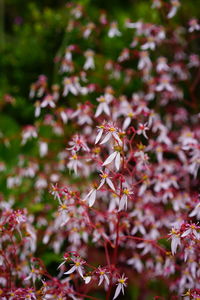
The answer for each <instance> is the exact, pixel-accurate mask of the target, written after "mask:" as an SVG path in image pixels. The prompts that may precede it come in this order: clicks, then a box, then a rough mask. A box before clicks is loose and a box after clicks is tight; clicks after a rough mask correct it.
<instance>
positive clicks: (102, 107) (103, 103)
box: [95, 95, 112, 118]
mask: <svg viewBox="0 0 200 300" xmlns="http://www.w3.org/2000/svg"><path fill="white" fill-rule="evenodd" d="M97 101H98V102H99V103H100V104H99V105H98V107H97V110H96V113H95V118H97V117H99V116H100V115H101V114H102V113H103V112H104V113H105V114H106V115H108V116H110V108H109V106H108V104H109V103H110V102H111V101H112V98H111V97H110V95H109V96H107V95H104V96H100V97H99V98H97Z"/></svg>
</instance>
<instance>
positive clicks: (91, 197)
mask: <svg viewBox="0 0 200 300" xmlns="http://www.w3.org/2000/svg"><path fill="white" fill-rule="evenodd" d="M96 195H97V191H96V190H93V192H92V194H91V195H90V198H89V199H88V200H89V206H90V207H91V206H92V205H93V204H94V202H95V200H96Z"/></svg>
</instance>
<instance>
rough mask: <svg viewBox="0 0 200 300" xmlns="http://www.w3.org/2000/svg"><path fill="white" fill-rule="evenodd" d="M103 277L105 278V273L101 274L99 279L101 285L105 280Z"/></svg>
mask: <svg viewBox="0 0 200 300" xmlns="http://www.w3.org/2000/svg"><path fill="white" fill-rule="evenodd" d="M103 279H104V277H103V275H101V276H100V279H99V283H98V285H101V284H102V282H103Z"/></svg>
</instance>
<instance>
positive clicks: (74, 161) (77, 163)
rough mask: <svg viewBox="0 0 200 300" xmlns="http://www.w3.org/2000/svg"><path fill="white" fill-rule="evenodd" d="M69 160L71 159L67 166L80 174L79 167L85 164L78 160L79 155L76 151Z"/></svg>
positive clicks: (76, 173)
mask: <svg viewBox="0 0 200 300" xmlns="http://www.w3.org/2000/svg"><path fill="white" fill-rule="evenodd" d="M69 160H70V161H69V162H68V164H67V167H68V168H69V169H72V170H73V171H74V173H75V175H78V168H81V167H82V166H83V165H82V163H81V162H80V161H79V160H78V157H77V155H76V154H75V153H74V154H73V155H72V156H71V157H70V158H69Z"/></svg>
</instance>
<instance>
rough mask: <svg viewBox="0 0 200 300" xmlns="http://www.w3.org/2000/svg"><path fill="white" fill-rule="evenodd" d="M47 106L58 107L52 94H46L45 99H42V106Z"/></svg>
mask: <svg viewBox="0 0 200 300" xmlns="http://www.w3.org/2000/svg"><path fill="white" fill-rule="evenodd" d="M47 106H49V107H51V108H55V107H56V105H55V103H54V101H53V97H52V95H47V96H45V98H44V100H43V101H42V103H41V105H40V107H42V108H43V107H47Z"/></svg>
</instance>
